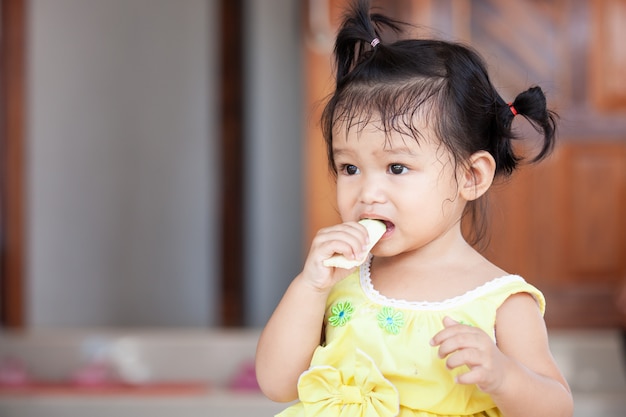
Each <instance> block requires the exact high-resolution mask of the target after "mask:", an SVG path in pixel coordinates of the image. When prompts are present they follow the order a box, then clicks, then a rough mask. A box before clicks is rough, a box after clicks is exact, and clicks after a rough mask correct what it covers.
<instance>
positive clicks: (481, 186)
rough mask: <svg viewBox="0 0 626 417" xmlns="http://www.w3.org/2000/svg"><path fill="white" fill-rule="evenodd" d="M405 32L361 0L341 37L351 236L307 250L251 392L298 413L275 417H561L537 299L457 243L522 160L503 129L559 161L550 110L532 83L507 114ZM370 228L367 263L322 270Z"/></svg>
mask: <svg viewBox="0 0 626 417" xmlns="http://www.w3.org/2000/svg"><path fill="white" fill-rule="evenodd" d="M403 27H404V25H403V24H402V23H399V22H397V21H393V20H391V19H389V18H387V17H384V16H381V15H377V14H372V15H370V12H369V2H368V1H359V2H358V3H356V4H355V5H354V6H353V9H352V11H351V12H350V14H348V15H347V16H346V18H345V21H344V23H343V25H342V27H341V29H340V31H339V34H338V36H337V40H336V45H335V59H336V66H337V74H336V89H335V91H334V93H333V95H332V96H331V97H330V99H329V102H328V104H327V106H326V108H325V110H324V113H323V119H322V126H323V131H324V136H325V139H326V144H327V150H328V159H329V163H330V169H331V170H332V172H333V173H334V174H335V176H336V183H337V207H338V210H339V213H340V215H341V219H342V221H343V223H341V224H338V225H334V226H331V227H327V228H324V229H322V230H320V231H319V232H318V233H317V235H316V236H315V237H314V239H313V242H312V244H311V248H310V251H309V254H308V256H307V258H306V261H305V264H304V268H303V270H302V272H301V273H300V274H299V275H298V276H297V277H296V278H295V279H294V280H293V282H292V283H291V285H290V286H289V288H288V289H287V291H286V293H285V295H284V297H283V299H282V300H281V301H280V303H279V305H278V306H277V308H276V310H275V312H274V314H273V315H272V317H271V318H270V320H269V322H268V323H267V326H266V327H265V329H264V330H263V333H262V334H261V337H260V340H259V344H258V349H257V362H256V371H257V378H258V382H259V384H260V387H261V389H262V390H263V392H264V393H265V394H266V395H267V396H268V397H269V398H271V399H273V400H275V401H285V402H287V401H293V400H298V401H296V402H295V403H294V404H292V405H291V406H290V407H289V408H287V409H286V410H285V411H284V412H282V413H281V414H280V416H281V417H287V416H346V417H352V416H355V417H356V416H371V417H374V416H422V417H425V416H506V417H517V416H519V417H529V416H532V417H541V416H550V417H565V416H571V415H572V397H571V393H570V391H569V387H568V385H567V383H566V381H565V379H564V378H563V376H562V375H561V373H560V372H559V369H558V368H557V366H556V364H555V362H554V360H553V358H552V356H551V354H550V351H549V347H548V338H547V332H546V327H545V323H544V320H543V312H544V307H545V302H544V297H543V295H542V294H541V292H540V291H539V290H537V289H536V288H535V287H533V286H531V285H530V284H528V283H526V282H525V281H524V279H523V278H521V277H519V276H517V275H510V274H508V273H507V272H505V271H503V270H502V269H500V268H499V267H498V266H496V265H494V264H492V263H491V262H489V261H488V260H487V259H485V258H484V257H483V256H481V255H480V253H478V252H477V251H476V250H475V249H474V248H473V246H472V245H470V243H468V241H467V240H466V239H465V238H464V236H463V233H462V230H461V220H462V218H463V217H464V216H466V215H471V214H475V215H478V214H480V213H479V210H477V209H478V208H479V207H478V205H477V202H478V201H479V199H480V198H481V197H482V196H483V195H484V194H485V193H486V192H487V190H488V189H489V187H490V186H491V184H492V182H493V180H494V178H498V177H506V176H508V175H509V174H511V173H512V172H513V171H514V170H515V168H516V167H517V165H518V163H519V162H520V159H521V158H520V156H518V155H517V154H516V153H515V152H514V147H513V145H512V141H513V140H514V139H515V136H514V134H513V132H512V130H511V122H512V120H513V118H514V117H516V116H517V115H521V116H523V117H524V118H525V119H527V120H528V121H529V122H530V123H532V125H533V126H534V127H535V128H536V129H537V130H538V131H539V132H540V133H541V136H542V144H541V149H540V150H539V152H538V154H537V155H536V156H535V157H534V158H533V161H538V160H540V159H542V158H543V157H545V156H546V155H548V154H549V153H550V151H551V150H552V148H553V143H554V133H555V124H554V117H553V113H551V112H550V111H548V110H547V109H546V102H545V97H544V94H543V92H542V90H541V89H540V88H539V87H533V88H530V89H529V90H527V91H525V92H522V93H521V94H519V95H518V96H517V97H516V98H515V100H514V101H513V102H512V103H510V104H507V103H506V102H505V101H504V100H503V99H502V97H500V95H499V94H498V93H497V92H496V90H495V89H494V87H493V85H492V84H491V82H490V80H489V77H488V75H487V72H486V69H485V64H484V63H483V62H482V60H481V59H480V57H479V56H478V55H477V54H476V53H475V52H474V51H472V50H471V49H469V48H468V47H466V46H462V45H459V44H456V43H450V42H444V41H439V40H425V39H402V33H401V29H402V28H403ZM387 35H393V39H394V40H393V41H387V40H386V39H387V37H386V36H387ZM365 218H368V219H376V220H380V221H382V222H383V223H384V225H385V226H386V231H385V232H384V234H383V236H382V238H381V240H380V241H378V243H377V244H376V245H375V246H374V247H373V249H372V250H371V254H370V255H369V256H367V257H366V259H367V260H366V261H365V263H364V264H362V265H361V266H360V267H358V268H353V269H352V270H347V269H341V268H337V267H328V266H325V265H324V261H325V260H327V259H328V258H331V257H332V256H333V255H337V254H341V255H343V256H344V257H346V258H348V259H360V258H361V257H362V256H363V255H364V253H363V252H364V251H366V249H367V245H368V234H367V230H366V228H365V227H364V226H362V225H361V224H359V223H358V221H359V220H361V219H365ZM472 218H475V216H472Z"/></svg>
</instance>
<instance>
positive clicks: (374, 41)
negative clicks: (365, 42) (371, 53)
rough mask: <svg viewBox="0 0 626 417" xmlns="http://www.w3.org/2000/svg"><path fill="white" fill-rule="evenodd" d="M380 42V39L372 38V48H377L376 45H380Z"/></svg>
mask: <svg viewBox="0 0 626 417" xmlns="http://www.w3.org/2000/svg"><path fill="white" fill-rule="evenodd" d="M379 43H380V39H378V38H374V39H372V41H371V42H370V45H372V48H376V45H378V44H379Z"/></svg>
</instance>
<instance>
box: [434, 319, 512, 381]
mask: <svg viewBox="0 0 626 417" xmlns="http://www.w3.org/2000/svg"><path fill="white" fill-rule="evenodd" d="M443 325H444V326H445V328H444V329H443V330H442V331H440V332H439V333H437V334H436V335H435V336H434V337H433V339H432V341H431V344H432V345H433V346H439V351H438V353H439V357H440V358H442V359H443V358H447V359H446V366H447V367H448V368H449V369H455V368H458V367H459V366H462V365H466V366H467V367H468V368H469V369H470V370H469V371H468V372H466V373H464V374H461V375H459V376H458V377H457V382H458V383H459V384H476V385H477V386H478V388H479V389H480V390H481V391H483V392H486V393H494V392H496V391H497V390H498V388H499V387H501V386H502V383H503V381H504V377H505V375H506V369H507V367H506V365H507V362H508V361H509V359H508V358H507V357H506V356H505V355H504V354H503V353H502V352H501V351H500V349H498V347H497V346H496V344H495V342H494V341H493V340H492V339H491V338H490V337H489V336H488V335H487V333H485V332H484V331H483V330H481V329H479V328H477V327H472V326H468V325H465V324H461V323H458V322H456V321H454V320H452V319H451V318H450V317H445V318H444V320H443Z"/></svg>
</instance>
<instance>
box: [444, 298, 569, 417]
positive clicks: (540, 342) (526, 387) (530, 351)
mask: <svg viewBox="0 0 626 417" xmlns="http://www.w3.org/2000/svg"><path fill="white" fill-rule="evenodd" d="M444 325H445V329H444V330H442V331H441V332H439V333H438V334H437V335H435V337H434V338H433V341H432V343H433V345H435V346H439V355H440V356H441V357H442V358H443V357H447V359H446V364H447V365H448V367H449V368H451V369H453V368H456V367H459V366H462V365H466V366H468V367H469V368H470V370H469V372H467V373H465V374H461V375H459V376H458V378H457V380H458V382H459V383H461V384H476V385H477V386H478V388H480V389H481V390H482V391H484V392H487V393H488V394H490V395H491V397H492V399H493V400H494V402H495V403H496V405H497V406H498V408H499V409H500V411H502V414H503V415H504V416H506V417H527V416H534V417H571V416H572V413H573V401H572V394H571V392H570V389H569V386H568V385H567V382H566V381H565V378H564V377H563V375H562V374H561V372H560V371H559V369H558V367H557V365H556V363H555V362H554V359H553V357H552V355H551V353H550V349H549V346H548V335H547V331H546V327H545V322H544V320H543V317H542V316H541V313H540V311H539V308H538V307H537V303H536V302H535V300H534V299H533V298H532V296H531V295H529V294H526V293H520V294H516V295H513V296H511V297H509V298H508V299H507V300H506V301H505V302H504V304H502V306H500V308H499V309H498V313H497V317H496V340H497V344H495V343H493V341H492V340H491V338H490V337H489V336H487V334H486V333H485V332H484V331H482V330H481V329H478V328H475V327H470V326H466V325H462V324H459V323H457V322H455V321H453V320H452V319H449V318H446V319H445V320H444Z"/></svg>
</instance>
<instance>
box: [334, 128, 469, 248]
mask: <svg viewBox="0 0 626 417" xmlns="http://www.w3.org/2000/svg"><path fill="white" fill-rule="evenodd" d="M334 133H335V135H334V139H333V152H334V163H335V167H336V169H337V204H338V208H339V213H340V215H341V218H342V219H343V221H358V220H360V219H362V218H373V219H380V220H383V221H384V222H385V223H386V224H387V232H386V233H385V234H384V235H383V238H382V239H381V240H380V241H379V243H378V244H377V245H376V247H375V248H374V250H373V251H372V252H373V254H374V255H376V256H394V255H398V254H403V253H407V252H413V251H420V250H422V249H424V248H426V247H428V246H431V244H433V243H436V242H439V243H441V244H443V245H444V246H445V242H446V241H447V239H446V237H447V236H449V237H451V238H455V239H456V238H457V237H458V235H459V234H460V220H461V216H462V214H463V209H464V207H465V204H466V200H465V199H464V198H463V197H462V196H461V195H460V188H461V186H460V184H459V181H460V180H461V179H462V178H463V174H462V173H461V172H460V171H458V172H457V169H456V167H455V163H454V160H453V159H452V156H451V154H450V152H449V151H448V150H447V148H445V147H444V146H442V145H441V144H440V143H439V141H437V140H436V139H434V135H432V134H431V133H430V131H429V130H428V129H422V130H421V133H422V138H420V142H419V144H418V142H417V141H416V140H415V139H414V138H412V137H408V136H404V135H402V134H400V133H397V132H393V133H391V134H390V135H388V136H387V137H385V133H384V132H383V131H382V130H381V129H380V128H379V127H378V126H377V124H376V123H369V124H368V125H366V126H365V128H364V129H363V130H362V131H357V129H351V130H349V131H348V132H346V130H345V129H343V127H342V126H339V128H338V129H335V131H334ZM438 246H439V244H435V246H434V247H438Z"/></svg>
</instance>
